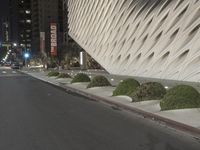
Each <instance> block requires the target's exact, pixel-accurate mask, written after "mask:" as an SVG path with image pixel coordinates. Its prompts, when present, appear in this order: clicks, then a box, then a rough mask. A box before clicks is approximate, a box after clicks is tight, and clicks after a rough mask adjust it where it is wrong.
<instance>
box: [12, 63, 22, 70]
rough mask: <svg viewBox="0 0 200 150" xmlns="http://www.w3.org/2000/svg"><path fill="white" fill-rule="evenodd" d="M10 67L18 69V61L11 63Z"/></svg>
mask: <svg viewBox="0 0 200 150" xmlns="http://www.w3.org/2000/svg"><path fill="white" fill-rule="evenodd" d="M11 68H12V69H20V65H19V63H17V62H15V63H12V65H11Z"/></svg>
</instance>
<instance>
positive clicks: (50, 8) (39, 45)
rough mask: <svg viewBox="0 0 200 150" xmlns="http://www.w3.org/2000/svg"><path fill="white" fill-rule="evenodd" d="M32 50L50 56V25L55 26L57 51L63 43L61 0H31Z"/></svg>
mask: <svg viewBox="0 0 200 150" xmlns="http://www.w3.org/2000/svg"><path fill="white" fill-rule="evenodd" d="M31 5H32V6H31V8H32V50H33V51H34V52H35V54H40V53H43V54H45V55H47V56H51V38H50V36H51V31H50V24H51V23H55V24H56V26H57V49H58V56H59V46H60V45H61V44H62V41H63V36H62V35H63V0H48V1H47V0H32V2H31Z"/></svg>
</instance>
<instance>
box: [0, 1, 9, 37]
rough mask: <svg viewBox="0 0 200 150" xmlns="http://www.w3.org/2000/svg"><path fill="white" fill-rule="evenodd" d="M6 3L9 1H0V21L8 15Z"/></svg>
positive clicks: (0, 33) (0, 28) (0, 27)
mask: <svg viewBox="0 0 200 150" xmlns="http://www.w3.org/2000/svg"><path fill="white" fill-rule="evenodd" d="M8 2H9V0H0V21H1V20H2V18H3V17H5V16H7V15H8V12H9V9H8ZM1 30H2V26H1V24H0V40H2V31H1Z"/></svg>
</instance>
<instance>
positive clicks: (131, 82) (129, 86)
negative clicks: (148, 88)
mask: <svg viewBox="0 0 200 150" xmlns="http://www.w3.org/2000/svg"><path fill="white" fill-rule="evenodd" d="M138 86H140V83H139V82H138V81H137V80H135V79H131V78H130V79H125V80H123V81H122V82H120V83H119V84H118V86H117V88H116V89H115V90H114V91H113V96H117V95H127V96H130V94H131V93H132V92H134V91H135V90H136V88H137V87H138Z"/></svg>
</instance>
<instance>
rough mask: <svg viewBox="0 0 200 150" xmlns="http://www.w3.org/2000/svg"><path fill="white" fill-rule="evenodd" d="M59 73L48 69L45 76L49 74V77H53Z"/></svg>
mask: <svg viewBox="0 0 200 150" xmlns="http://www.w3.org/2000/svg"><path fill="white" fill-rule="evenodd" d="M59 74H60V73H59V72H57V71H50V72H49V73H48V74H47V76H49V77H55V76H58V75H59Z"/></svg>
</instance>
